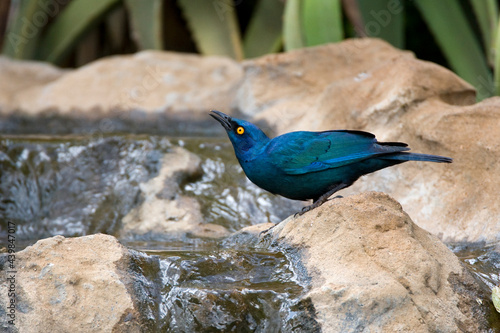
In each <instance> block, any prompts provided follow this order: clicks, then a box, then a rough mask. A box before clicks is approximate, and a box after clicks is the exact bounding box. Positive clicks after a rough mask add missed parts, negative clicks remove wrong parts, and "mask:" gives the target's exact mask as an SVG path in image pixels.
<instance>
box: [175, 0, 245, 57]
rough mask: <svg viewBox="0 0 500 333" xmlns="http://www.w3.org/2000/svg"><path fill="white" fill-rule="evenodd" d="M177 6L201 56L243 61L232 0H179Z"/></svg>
mask: <svg viewBox="0 0 500 333" xmlns="http://www.w3.org/2000/svg"><path fill="white" fill-rule="evenodd" d="M179 5H180V7H181V9H182V11H183V14H184V17H185V18H186V20H187V22H188V25H189V28H190V30H191V33H192V34H193V38H194V40H195V42H196V46H197V47H198V50H199V51H200V52H201V53H203V54H206V55H224V56H228V57H231V58H233V59H236V60H241V59H243V48H242V45H241V37H240V32H239V27H238V22H237V19H236V13H235V9H234V6H235V5H234V2H233V1H232V0H212V1H209V0H202V1H200V0H179Z"/></svg>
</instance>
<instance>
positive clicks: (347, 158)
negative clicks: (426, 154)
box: [267, 130, 409, 175]
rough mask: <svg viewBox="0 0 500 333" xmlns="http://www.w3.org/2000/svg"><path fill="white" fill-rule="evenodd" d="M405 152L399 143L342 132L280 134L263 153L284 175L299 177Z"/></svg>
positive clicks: (356, 133)
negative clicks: (380, 156)
mask: <svg viewBox="0 0 500 333" xmlns="http://www.w3.org/2000/svg"><path fill="white" fill-rule="evenodd" d="M408 149H409V148H406V145H405V144H402V143H387V144H384V143H378V142H377V140H376V139H375V136H374V135H373V134H371V133H368V132H361V131H345V130H342V131H326V132H292V133H288V134H284V135H282V136H279V137H277V138H275V139H273V140H272V141H271V142H270V145H269V146H268V149H267V153H268V154H269V156H270V160H271V162H272V163H273V164H274V165H275V166H277V167H278V168H280V169H281V170H283V171H284V172H285V173H287V174H291V175H299V174H304V173H309V172H317V171H322V170H326V169H332V168H338V167H341V166H345V165H348V164H352V163H356V162H359V161H362V160H364V159H367V158H370V157H373V156H377V155H383V154H389V153H394V152H399V151H405V150H408Z"/></svg>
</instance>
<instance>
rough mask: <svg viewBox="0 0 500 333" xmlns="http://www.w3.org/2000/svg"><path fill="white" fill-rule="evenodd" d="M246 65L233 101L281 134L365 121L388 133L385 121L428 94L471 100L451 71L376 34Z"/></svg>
mask: <svg viewBox="0 0 500 333" xmlns="http://www.w3.org/2000/svg"><path fill="white" fill-rule="evenodd" d="M243 67H244V69H245V77H244V80H243V82H242V84H241V86H240V89H239V90H238V99H236V100H235V105H234V107H235V108H237V109H238V110H240V111H241V112H243V113H244V114H246V115H248V116H252V115H254V116H255V118H256V119H257V120H261V119H262V120H266V121H267V122H268V123H269V124H270V125H271V126H272V127H273V128H274V129H275V130H276V132H277V133H279V134H281V133H285V132H289V131H293V130H304V129H307V130H329V129H335V128H352V129H362V128H365V127H369V128H371V130H372V131H376V130H377V129H379V128H380V129H381V130H383V133H385V132H386V131H388V130H390V129H389V128H387V127H386V126H385V125H386V124H387V122H388V121H390V120H393V119H392V118H393V117H397V119H395V120H396V121H397V120H398V118H399V116H400V115H401V114H404V112H405V110H406V109H407V108H408V107H410V106H412V105H414V104H418V103H419V102H421V101H422V100H425V99H427V98H430V97H434V96H439V97H442V98H444V99H446V100H447V101H450V102H452V103H454V104H460V105H463V104H472V103H474V101H475V91H474V88H473V87H472V86H471V85H469V84H468V83H466V82H465V81H464V80H462V79H460V78H459V77H458V76H456V75H455V74H453V73H452V72H451V71H449V70H447V69H445V68H443V67H441V66H438V65H436V64H433V63H430V62H426V61H421V60H417V59H415V57H414V56H413V54H412V53H410V52H407V51H401V50H398V49H395V48H394V47H392V46H391V45H389V44H388V43H386V42H383V41H381V40H377V39H352V40H347V41H344V42H342V43H338V44H329V45H324V46H318V47H313V48H306V49H300V50H296V51H291V52H287V53H281V54H273V55H268V56H264V57H261V58H258V59H254V60H248V61H245V62H243ZM271 87H272V89H271ZM387 136H389V135H387Z"/></svg>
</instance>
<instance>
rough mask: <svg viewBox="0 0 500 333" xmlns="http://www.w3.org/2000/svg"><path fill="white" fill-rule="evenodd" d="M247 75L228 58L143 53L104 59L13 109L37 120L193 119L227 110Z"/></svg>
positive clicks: (21, 99)
mask: <svg viewBox="0 0 500 333" xmlns="http://www.w3.org/2000/svg"><path fill="white" fill-rule="evenodd" d="M242 75H243V71H242V69H241V67H240V66H239V65H238V64H237V63H236V62H234V61H232V60H229V59H226V58H222V57H201V56H198V55H189V54H178V53H173V52H158V51H143V52H139V53H137V54H134V55H124V56H115V57H109V58H104V59H100V60H97V61H95V62H93V63H90V64H88V65H86V66H83V67H81V68H79V69H76V70H74V71H70V72H68V73H67V74H66V75H64V76H61V77H58V78H57V77H55V78H54V80H52V81H51V82H48V83H47V84H46V85H44V86H43V87H41V86H39V87H37V88H36V89H35V88H33V89H28V90H20V91H18V92H17V93H16V94H15V95H14V97H13V101H12V102H13V104H12V106H11V108H18V109H20V110H22V111H24V112H28V113H31V114H36V113H40V112H42V111H47V110H49V111H54V112H56V113H59V114H68V113H72V112H73V113H75V112H76V113H79V114H80V115H85V114H86V113H87V112H88V111H90V110H93V111H94V112H93V113H96V111H100V112H101V113H103V114H106V113H108V112H109V111H110V110H123V111H130V110H135V109H139V110H142V111H146V112H157V111H169V112H174V113H175V112H179V111H190V113H191V115H192V113H193V112H194V113H196V112H201V111H203V112H206V110H209V109H210V108H214V107H219V108H223V109H227V108H228V107H229V105H230V103H231V102H232V98H233V96H234V90H235V88H236V86H237V85H238V84H239V81H240V80H241V76H242ZM207 88H208V89H207Z"/></svg>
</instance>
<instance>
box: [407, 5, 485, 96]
mask: <svg viewBox="0 0 500 333" xmlns="http://www.w3.org/2000/svg"><path fill="white" fill-rule="evenodd" d="M415 4H416V6H417V7H418V9H419V10H420V12H421V13H422V15H423V17H424V19H425V21H426V22H427V25H428V26H429V28H430V29H431V31H432V33H433V34H434V37H435V38H436V41H437V43H438V44H439V46H440V47H441V50H442V51H443V53H444V55H445V56H446V59H448V62H449V64H450V66H451V67H452V69H453V70H454V71H455V72H456V73H457V74H458V75H460V76H461V77H462V78H463V79H465V80H466V81H468V82H469V83H470V84H472V85H473V86H474V87H476V89H477V92H478V99H479V100H481V99H484V98H486V97H489V96H491V95H492V94H493V91H494V87H493V79H492V75H491V73H490V71H489V68H488V65H487V62H486V56H485V55H484V53H483V52H482V49H481V45H480V44H479V42H478V40H477V39H476V38H475V36H474V33H473V31H472V28H471V26H470V25H469V22H468V21H467V18H466V16H465V14H464V12H463V10H462V8H461V7H460V3H459V2H457V1H455V0H439V1H436V0H419V1H416V2H415Z"/></svg>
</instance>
